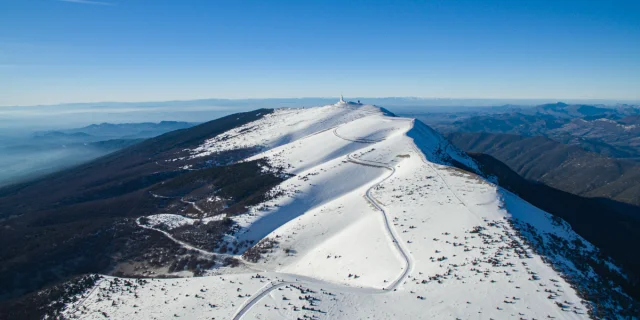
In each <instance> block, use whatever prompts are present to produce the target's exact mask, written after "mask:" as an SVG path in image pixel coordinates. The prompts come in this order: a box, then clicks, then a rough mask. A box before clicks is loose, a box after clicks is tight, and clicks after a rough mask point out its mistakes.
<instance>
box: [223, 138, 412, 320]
mask: <svg viewBox="0 0 640 320" xmlns="http://www.w3.org/2000/svg"><path fill="white" fill-rule="evenodd" d="M339 127H340V126H337V127H335V128H334V129H333V134H334V135H335V136H336V137H338V138H340V139H343V140H347V141H351V142H357V143H376V142H380V141H382V140H384V139H381V140H379V141H367V140H364V139H349V138H345V137H342V136H340V135H339V134H338V133H337V130H338V128H339ZM323 131H326V130H323ZM347 161H348V162H351V163H354V164H358V165H363V166H368V167H374V168H384V169H387V170H390V171H391V173H390V174H389V175H388V176H386V177H384V178H383V179H382V180H380V181H379V182H377V183H376V184H374V185H373V186H371V187H369V188H368V189H367V191H366V192H365V194H364V198H365V199H366V200H367V202H369V203H371V204H372V205H373V207H374V208H376V209H377V210H378V211H380V212H381V213H382V216H383V218H384V222H385V228H386V230H387V233H388V234H389V236H390V238H391V239H392V242H393V244H394V246H395V248H396V249H397V251H398V252H399V253H400V256H401V257H402V259H403V260H404V264H405V267H404V268H403V271H402V273H401V274H400V276H398V277H397V278H396V279H395V280H394V281H392V282H391V283H390V284H389V285H388V286H386V287H384V288H383V289H382V290H378V289H368V290H367V289H365V290H367V292H369V293H372V292H373V293H390V292H393V291H395V290H396V289H397V288H398V287H399V286H400V284H401V283H402V282H403V281H404V280H405V279H406V278H407V277H408V276H409V272H410V271H411V270H412V269H413V259H412V258H411V256H410V255H409V253H408V250H407V249H406V248H404V246H403V245H402V244H401V243H402V242H401V241H400V237H399V236H398V235H397V234H396V233H395V229H394V228H393V225H392V222H391V221H390V220H389V215H388V214H387V212H386V211H385V210H384V208H383V207H382V206H381V205H380V204H378V203H380V202H379V201H377V200H376V199H375V198H374V197H373V196H371V190H373V189H374V188H376V187H378V186H379V185H380V184H382V183H384V182H385V181H387V180H388V179H389V178H391V177H392V176H393V174H395V172H396V169H395V168H394V167H392V166H389V165H388V164H385V163H381V162H376V161H365V160H359V159H355V158H353V157H352V156H351V154H348V155H347ZM295 284H297V282H292V281H280V282H271V283H270V284H268V285H266V286H265V287H263V288H262V289H261V290H260V291H258V293H257V294H254V295H253V296H252V297H251V298H250V299H249V300H247V301H246V302H245V303H244V304H243V306H242V307H241V308H240V309H239V310H238V311H237V312H236V314H235V315H234V316H233V320H240V319H242V317H243V316H244V315H245V314H246V313H247V312H249V310H251V308H252V307H253V306H254V305H255V304H256V303H258V302H259V301H260V300H261V299H262V298H264V297H265V296H266V295H268V294H269V293H271V292H272V291H273V290H276V289H278V288H280V287H282V286H286V285H295ZM340 288H341V289H347V290H348V291H353V290H354V289H355V290H358V289H357V288H352V287H349V286H344V285H341V286H340Z"/></svg>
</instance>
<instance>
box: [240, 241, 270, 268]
mask: <svg viewBox="0 0 640 320" xmlns="http://www.w3.org/2000/svg"><path fill="white" fill-rule="evenodd" d="M277 245H278V241H276V240H274V239H271V238H264V239H262V240H260V242H258V243H257V244H256V245H255V246H253V247H251V248H249V249H248V250H247V251H245V252H244V253H243V254H242V258H244V259H245V260H247V261H251V262H254V263H255V262H258V261H259V260H260V259H261V258H262V255H264V254H267V253H269V252H273V249H274V248H275V247H276V246H277Z"/></svg>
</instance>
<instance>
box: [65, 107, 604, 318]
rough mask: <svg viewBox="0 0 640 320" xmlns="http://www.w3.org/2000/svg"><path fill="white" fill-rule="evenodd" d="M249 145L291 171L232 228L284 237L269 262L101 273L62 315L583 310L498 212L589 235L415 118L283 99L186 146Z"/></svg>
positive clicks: (572, 314)
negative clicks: (498, 181)
mask: <svg viewBox="0 0 640 320" xmlns="http://www.w3.org/2000/svg"><path fill="white" fill-rule="evenodd" d="M247 147H251V148H259V150H261V152H260V153H259V154H256V155H254V156H253V157H251V158H249V159H247V160H252V159H259V158H265V159H266V160H267V161H268V162H269V163H271V164H272V165H276V166H280V167H283V168H284V169H285V171H286V172H288V173H291V174H295V176H294V177H292V178H290V179H288V180H286V181H284V182H282V184H281V185H279V186H278V187H277V188H276V190H280V191H283V192H281V193H280V195H279V196H277V197H275V198H273V199H271V200H269V201H267V202H265V203H262V204H260V205H257V206H255V207H252V208H250V209H249V211H248V212H247V213H246V214H243V215H240V216H236V217H234V218H233V219H234V220H235V221H236V222H237V223H238V225H239V226H240V230H239V231H238V232H237V233H235V234H232V235H228V240H229V242H232V241H233V240H238V241H244V240H253V241H255V242H257V241H259V240H261V239H264V238H271V239H274V240H277V241H278V242H279V243H278V246H277V248H276V249H275V250H274V251H273V252H272V253H270V254H268V255H266V256H265V257H264V259H263V260H262V261H260V262H259V263H257V264H255V266H254V267H259V268H260V269H263V270H265V271H264V272H261V273H259V277H255V276H256V273H230V274H224V275H221V276H210V277H201V278H184V279H155V280H152V281H151V282H149V283H147V284H145V285H143V286H139V287H137V288H135V289H132V288H129V287H125V286H123V285H122V284H121V283H122V282H121V281H120V282H119V283H116V284H114V281H116V279H117V278H110V277H108V278H106V279H105V280H103V281H102V283H101V284H99V285H98V286H97V287H96V289H94V290H93V291H92V292H91V293H90V294H88V295H87V296H86V297H83V299H80V301H81V302H79V303H76V304H73V305H70V306H69V308H68V309H67V311H66V315H67V316H69V317H72V318H73V317H77V318H82V319H103V318H104V317H105V314H106V315H107V317H108V318H112V319H124V318H127V319H166V318H173V317H180V318H186V319H211V318H215V319H240V318H242V319H296V318H302V317H304V316H307V317H314V318H319V319H419V318H424V319H426V318H437V319H441V318H448V319H455V318H462V319H490V318H494V319H507V318H509V319H512V318H515V319H521V318H524V319H533V318H536V319H543V318H549V317H553V318H555V319H574V318H576V319H582V318H587V314H586V307H585V305H583V304H582V301H581V299H580V298H579V297H578V296H577V294H576V292H575V291H574V289H573V288H572V287H571V286H570V285H569V284H568V283H567V282H566V281H565V280H564V279H563V278H562V277H561V276H560V274H559V273H558V272H557V271H555V270H554V268H552V267H551V265H550V264H549V263H547V262H545V261H543V259H542V258H541V257H540V256H538V255H536V254H535V253H534V252H533V251H532V250H531V249H530V248H528V246H527V245H526V244H525V243H524V242H523V241H522V239H521V238H520V237H519V236H518V234H517V232H516V231H515V230H514V227H512V226H511V225H510V224H509V223H507V221H508V220H509V219H514V220H517V221H522V222H523V223H530V224H531V225H533V226H535V227H536V228H537V229H538V230H539V231H540V233H541V234H554V235H557V236H558V237H561V238H562V239H567V240H568V241H572V240H575V239H580V240H581V241H583V242H584V243H586V244H587V246H586V247H585V248H583V249H576V250H592V249H593V247H592V246H591V245H589V244H588V243H587V242H586V241H585V240H584V239H581V238H580V237H579V236H578V235H576V234H575V233H574V232H573V231H572V230H571V229H570V228H569V227H568V225H566V224H560V225H558V224H554V223H553V222H552V219H550V215H549V214H547V213H546V212H544V211H542V210H540V209H537V208H535V207H533V206H532V205H530V204H529V203H527V202H525V201H523V200H522V199H520V198H518V197H517V196H515V195H513V194H511V193H509V192H508V191H505V190H503V189H501V188H499V187H497V186H496V185H495V184H493V183H491V182H488V181H486V180H484V179H482V178H480V177H478V176H476V175H473V174H469V173H467V172H464V171H461V170H458V169H454V168H452V167H451V166H450V165H449V163H450V161H451V160H455V161H458V162H460V163H462V164H464V165H465V166H467V167H468V168H470V169H471V170H474V171H475V170H477V166H476V164H475V163H474V162H473V161H472V160H471V159H469V158H468V157H467V156H466V155H465V154H463V153H461V152H460V151H458V150H457V149H455V148H454V147H452V146H450V145H449V144H448V143H447V142H446V140H445V139H443V138H442V137H441V136H440V135H439V134H437V133H436V132H434V131H433V130H431V129H430V128H429V127H427V126H425V125H424V124H422V123H417V122H416V121H415V120H413V119H407V118H398V117H393V116H388V115H386V113H385V112H383V110H381V109H379V108H377V107H374V106H368V105H357V104H353V103H338V104H336V105H329V106H324V107H315V108H305V109H281V110H276V111H275V112H274V113H272V114H269V115H267V116H265V117H264V118H262V119H259V120H257V121H255V122H252V123H249V124H246V125H244V126H242V127H239V128H236V129H233V130H230V131H228V132H226V133H223V134H221V135H219V136H216V137H214V138H212V139H209V140H207V141H206V142H205V143H204V144H203V145H202V146H200V147H198V148H196V149H194V150H192V155H193V157H203V156H206V155H208V154H212V153H215V152H221V151H225V150H232V149H236V148H247ZM274 194H277V193H276V192H275V190H274ZM152 221H153V224H154V225H157V224H160V223H164V224H165V225H169V226H170V227H171V228H173V227H176V226H180V225H184V224H188V223H193V222H192V221H189V220H187V219H186V218H177V217H175V216H171V215H157V216H153V217H152ZM474 228H475V230H476V231H478V230H480V231H479V232H477V233H476V232H475V231H473V230H474ZM477 228H480V229H477ZM545 239H546V238H545ZM566 266H567V268H569V269H571V270H574V269H575V267H574V266H572V264H571V262H569V261H566ZM576 272H577V271H576ZM136 296H137V298H135V297H136ZM114 301H115V302H114ZM303 307H304V309H303ZM310 309H313V310H310ZM103 312H104V314H103Z"/></svg>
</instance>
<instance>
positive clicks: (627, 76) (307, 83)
mask: <svg viewBox="0 0 640 320" xmlns="http://www.w3.org/2000/svg"><path fill="white" fill-rule="evenodd" d="M0 8H2V9H0V20H1V21H2V22H3V27H4V29H5V30H7V32H3V33H2V34H1V35H0V52H2V54H1V55H0V105H5V106H16V105H22V106H26V105H42V104H58V103H75V102H85V101H168V100H192V99H206V98H209V97H228V98H232V99H240V98H277V97H287V96H291V97H318V96H320V97H328V96H335V95H337V94H339V93H341V92H342V93H345V94H348V95H350V96H359V97H363V96H364V97H366V96H397V97H407V96H418V97H450V98H452V99H462V98H468V97H475V98H474V99H491V98H493V97H501V98H503V99H525V98H526V99H549V97H573V99H607V100H640V90H638V88H640V60H639V59H638V57H639V56H640V42H638V41H634V40H636V39H640V23H638V19H637V12H640V2H638V1H625V0H615V1H580V0H567V1H515V2H514V1H506V0H488V1H471V0H460V1H444V2H443V1H376V2H370V1H349V2H343V1H337V0H329V1H302V2H300V1H289V0H274V1H269V2H263V1H256V0H249V1H242V2H235V1H230V2H228V1H203V0H196V1H190V2H189V3H184V2H180V1H167V2H163V3H162V5H158V4H157V2H155V1H150V0H140V1H118V0H102V1H84V0H83V1H79V0H43V1H36V2H32V1H5V2H4V3H3V4H2V5H0ZM555 99H568V98H555Z"/></svg>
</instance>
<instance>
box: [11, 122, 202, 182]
mask: <svg viewBox="0 0 640 320" xmlns="http://www.w3.org/2000/svg"><path fill="white" fill-rule="evenodd" d="M193 125H195V123H190V122H177V121H162V122H159V123H151V122H144V123H123V124H112V123H101V124H92V125H89V126H86V127H82V128H75V129H65V130H49V131H39V132H34V133H33V134H32V135H31V136H29V137H26V138H4V139H2V138H0V186H3V185H7V184H11V183H15V182H19V181H24V180H27V179H33V178H36V177H38V176H41V175H43V174H47V173H51V172H54V171H56V170H60V169H62V168H66V167H70V166H73V165H77V164H80V163H83V162H86V161H89V160H92V159H95V158H97V157H100V156H103V155H105V154H107V153H110V152H113V151H115V150H119V149H122V148H126V147H128V146H130V145H133V144H136V143H138V142H140V141H142V140H144V139H147V138H150V137H155V136H158V135H161V134H163V133H166V132H169V131H174V130H180V129H185V128H189V127H191V126H193Z"/></svg>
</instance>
